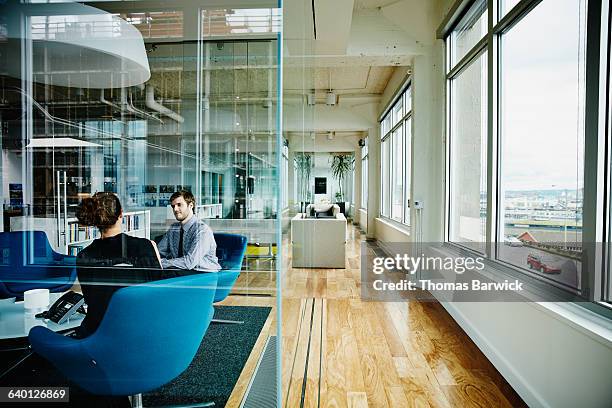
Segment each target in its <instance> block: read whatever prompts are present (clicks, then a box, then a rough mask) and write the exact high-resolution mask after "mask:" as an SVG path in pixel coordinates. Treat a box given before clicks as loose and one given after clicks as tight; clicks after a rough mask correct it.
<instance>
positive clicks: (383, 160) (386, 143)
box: [380, 137, 391, 217]
mask: <svg viewBox="0 0 612 408" xmlns="http://www.w3.org/2000/svg"><path fill="white" fill-rule="evenodd" d="M390 149H391V138H390V137H387V138H386V139H384V140H383V141H382V142H381V143H380V166H381V167H380V171H381V184H380V190H381V192H382V195H381V201H380V214H381V215H383V216H386V217H388V216H389V213H390V210H389V185H390V180H389V179H390V177H389V173H390V168H391V163H390V162H391V160H390V157H389V154H390Z"/></svg>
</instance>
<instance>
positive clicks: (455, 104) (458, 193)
mask: <svg viewBox="0 0 612 408" xmlns="http://www.w3.org/2000/svg"><path fill="white" fill-rule="evenodd" d="M486 62H487V60H486V53H483V54H481V55H480V56H479V57H478V58H477V59H476V60H474V61H473V62H472V63H471V64H470V65H468V66H467V67H466V68H465V69H464V70H463V71H462V72H461V73H460V74H459V75H458V76H457V77H455V78H453V79H452V80H451V81H450V95H451V104H450V105H451V112H452V113H451V123H450V149H449V150H450V151H449V153H450V157H449V160H450V163H449V168H450V174H449V176H450V194H449V205H450V207H449V224H450V225H449V240H450V241H452V242H458V243H465V244H468V245H469V246H470V247H471V248H474V249H477V250H478V251H481V252H483V251H484V242H485V232H486V215H487V214H486V198H487V187H486V181H487V169H486V164H487V156H486V154H487V125H486V123H487V122H486V117H487V96H486V95H487V64H486Z"/></svg>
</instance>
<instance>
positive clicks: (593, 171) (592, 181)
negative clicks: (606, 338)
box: [582, 0, 608, 301]
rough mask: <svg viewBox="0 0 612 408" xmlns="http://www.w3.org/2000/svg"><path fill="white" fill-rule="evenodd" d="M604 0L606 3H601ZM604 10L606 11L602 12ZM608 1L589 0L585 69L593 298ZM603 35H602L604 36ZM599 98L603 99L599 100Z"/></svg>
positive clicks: (586, 234)
mask: <svg viewBox="0 0 612 408" xmlns="http://www.w3.org/2000/svg"><path fill="white" fill-rule="evenodd" d="M602 3H605V4H606V6H605V7H602ZM602 11H605V12H602ZM607 16H608V10H607V2H602V1H601V0H589V2H588V3H587V34H586V35H587V41H586V72H585V74H586V75H585V82H586V86H585V106H584V111H585V117H584V123H585V128H584V131H585V135H584V137H585V140H584V163H585V166H584V190H583V191H584V193H583V218H582V220H583V221H582V242H583V246H582V285H583V293H582V294H583V296H584V297H586V298H588V299H589V300H591V301H599V300H601V299H602V295H603V292H602V289H603V288H602V286H601V282H602V281H603V279H602V276H603V275H602V272H603V271H602V269H603V268H604V266H605V263H604V262H603V251H601V249H602V248H601V246H602V242H603V240H604V229H605V226H604V214H605V209H604V202H605V191H604V189H600V188H598V181H601V185H603V184H604V182H603V181H604V174H605V173H604V166H605V163H606V162H605V157H604V149H600V148H599V146H605V137H606V135H605V121H606V106H605V105H606V104H605V100H606V99H605V98H606V97H605V92H607V86H606V84H605V82H606V79H605V75H601V76H600V72H602V73H604V72H606V70H607V67H606V65H607V46H608V44H607V29H608V27H607ZM602 36H603V38H602ZM600 100H601V101H602V103H600Z"/></svg>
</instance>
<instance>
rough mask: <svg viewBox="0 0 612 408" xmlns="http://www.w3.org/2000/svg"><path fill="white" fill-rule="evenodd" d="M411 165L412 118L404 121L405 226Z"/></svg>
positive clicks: (407, 219) (408, 217)
mask: <svg viewBox="0 0 612 408" xmlns="http://www.w3.org/2000/svg"><path fill="white" fill-rule="evenodd" d="M407 96H408V97H407V98H406V100H408V101H409V102H407V106H411V105H412V102H411V101H412V98H411V97H410V89H408V92H407ZM410 163H412V118H411V117H408V118H407V119H406V120H405V121H404V184H405V188H404V195H405V197H404V224H406V225H410V211H408V209H409V208H410V186H411V185H412V176H411V171H410Z"/></svg>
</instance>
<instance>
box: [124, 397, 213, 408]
mask: <svg viewBox="0 0 612 408" xmlns="http://www.w3.org/2000/svg"><path fill="white" fill-rule="evenodd" d="M130 403H131V404H132V408H144V407H143V405H142V394H136V395H132V396H130ZM214 405H215V403H214V402H203V403H201V404H187V405H163V407H164V408H204V407H212V406H214Z"/></svg>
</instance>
